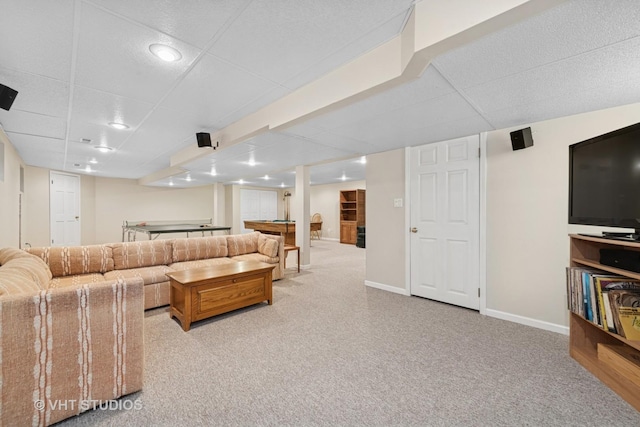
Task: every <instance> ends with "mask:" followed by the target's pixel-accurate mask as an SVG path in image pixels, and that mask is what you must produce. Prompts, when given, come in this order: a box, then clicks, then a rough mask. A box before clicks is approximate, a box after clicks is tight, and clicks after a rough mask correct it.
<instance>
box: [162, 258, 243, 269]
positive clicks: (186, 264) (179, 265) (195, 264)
mask: <svg viewBox="0 0 640 427" xmlns="http://www.w3.org/2000/svg"><path fill="white" fill-rule="evenodd" d="M232 262H236V261H234V260H232V259H231V258H209V259H199V260H195V261H182V262H174V263H173V264H171V265H170V266H169V267H171V268H172V269H174V270H176V271H183V270H190V269H192V268H200V267H209V266H211V265H223V264H229V263H232Z"/></svg>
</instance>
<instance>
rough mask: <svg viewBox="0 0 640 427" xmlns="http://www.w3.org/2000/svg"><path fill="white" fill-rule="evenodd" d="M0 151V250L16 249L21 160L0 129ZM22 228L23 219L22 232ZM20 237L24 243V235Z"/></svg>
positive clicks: (17, 242) (17, 241)
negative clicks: (0, 171)
mask: <svg viewBox="0 0 640 427" xmlns="http://www.w3.org/2000/svg"><path fill="white" fill-rule="evenodd" d="M0 150H3V153H2V154H3V155H1V156H0V160H1V159H3V158H4V163H3V164H2V165H0V166H2V168H3V170H4V179H0V248H4V247H8V246H10V247H14V248H17V247H18V246H19V245H20V242H19V240H20V238H19V232H18V228H19V226H18V224H19V215H20V214H19V212H20V207H19V205H20V202H19V201H20V166H21V165H22V159H21V158H20V155H19V154H18V152H17V151H16V149H15V148H14V147H13V145H12V144H11V141H9V138H7V136H6V134H5V133H4V131H3V130H2V128H0ZM23 215H24V201H23ZM24 228H25V227H24V219H23V226H22V230H23V231H24ZM22 237H23V239H22V241H23V242H24V235H23V236H22Z"/></svg>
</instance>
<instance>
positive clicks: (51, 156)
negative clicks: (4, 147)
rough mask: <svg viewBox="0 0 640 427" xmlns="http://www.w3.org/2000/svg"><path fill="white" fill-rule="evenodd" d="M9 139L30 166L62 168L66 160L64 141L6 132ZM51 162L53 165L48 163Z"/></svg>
mask: <svg viewBox="0 0 640 427" xmlns="http://www.w3.org/2000/svg"><path fill="white" fill-rule="evenodd" d="M6 133H7V136H8V137H9V140H10V141H11V143H12V144H13V146H14V147H15V149H16V151H17V152H18V154H19V155H20V158H22V160H23V161H24V162H25V163H26V164H28V165H29V166H39V167H49V168H52V169H62V167H63V162H64V145H65V144H64V141H61V140H59V139H53V138H45V137H40V136H32V135H23V134H19V133H13V132H6ZM48 162H50V163H51V165H49V166H48V165H47V163H48Z"/></svg>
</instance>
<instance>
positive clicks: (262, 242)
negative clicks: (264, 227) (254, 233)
mask: <svg viewBox="0 0 640 427" xmlns="http://www.w3.org/2000/svg"><path fill="white" fill-rule="evenodd" d="M258 252H260V253H261V254H262V255H265V256H267V257H269V258H275V257H277V256H278V241H277V240H276V239H270V238H268V237H266V236H265V235H264V234H260V236H258Z"/></svg>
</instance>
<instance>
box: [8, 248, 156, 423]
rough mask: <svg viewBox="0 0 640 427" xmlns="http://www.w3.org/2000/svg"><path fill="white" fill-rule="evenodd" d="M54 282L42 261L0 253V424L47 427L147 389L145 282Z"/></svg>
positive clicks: (11, 250)
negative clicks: (144, 382) (61, 285)
mask: <svg viewBox="0 0 640 427" xmlns="http://www.w3.org/2000/svg"><path fill="white" fill-rule="evenodd" d="M51 279H52V276H51V272H50V270H49V268H48V267H47V264H45V263H44V262H43V261H42V259H40V258H38V257H36V256H33V255H30V254H27V253H26V252H24V251H22V250H20V249H14V248H5V249H0V369H1V372H2V375H1V381H0V425H4V426H18V425H37V426H44V425H50V424H53V423H56V422H58V421H61V420H63V419H65V418H68V417H71V416H73V415H77V414H79V413H80V412H83V411H85V410H87V409H89V408H91V407H92V405H96V404H98V402H104V401H108V400H112V399H116V398H119V397H121V396H124V395H126V394H129V393H133V392H135V391H138V390H141V389H142V380H143V365H144V363H143V362H144V348H143V331H144V327H143V326H144V325H143V320H144V310H143V294H142V280H141V279H140V278H131V279H126V280H123V279H115V280H104V281H101V282H100V283H91V284H76V285H73V286H67V287H64V288H51V287H50V284H51Z"/></svg>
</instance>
